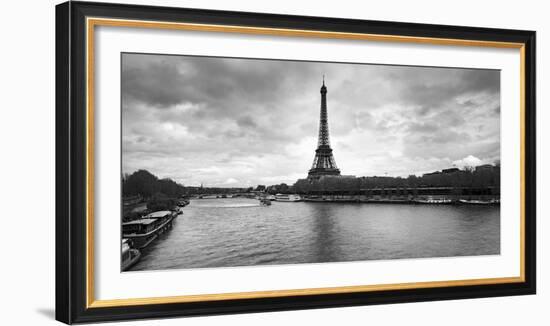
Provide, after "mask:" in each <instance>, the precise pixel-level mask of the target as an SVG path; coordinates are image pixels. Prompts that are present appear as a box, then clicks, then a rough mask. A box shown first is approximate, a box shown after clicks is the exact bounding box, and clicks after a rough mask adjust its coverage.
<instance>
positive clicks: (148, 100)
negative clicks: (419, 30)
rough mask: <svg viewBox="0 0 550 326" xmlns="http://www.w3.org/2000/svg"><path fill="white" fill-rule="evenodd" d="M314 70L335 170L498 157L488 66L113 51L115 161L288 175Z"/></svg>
mask: <svg viewBox="0 0 550 326" xmlns="http://www.w3.org/2000/svg"><path fill="white" fill-rule="evenodd" d="M323 74H326V76H327V86H328V108H329V127H330V133H331V138H332V139H331V140H332V143H333V147H334V152H335V155H336V160H337V162H338V164H339V166H340V168H341V169H343V171H344V172H345V173H346V174H368V175H373V174H382V173H385V172H388V171H389V172H390V173H395V174H399V173H404V174H408V173H416V172H422V171H424V170H425V169H429V168H432V167H435V168H442V167H446V166H447V165H449V164H451V163H452V162H454V161H458V160H462V159H463V158H466V157H468V156H472V157H475V158H476V159H479V160H481V161H484V162H485V161H490V160H493V159H496V158H498V157H499V156H500V151H499V144H500V140H499V133H500V127H499V119H500V93H499V89H500V74H499V72H498V71H493V70H474V69H442V68H423V67H406V66H383V65H358V64H332V63H319V62H296V61H278V60H251V59H232V58H210V57H192V56H166V55H140V54H124V55H123V60H122V110H123V169H124V170H125V171H127V172H131V171H133V170H135V169H139V168H148V169H151V170H152V172H154V173H156V174H158V175H159V176H161V177H164V176H166V177H172V178H175V179H178V181H180V182H184V183H187V184H197V183H200V182H204V183H207V184H217V185H237V184H239V185H244V184H257V183H278V182H293V180H294V179H295V178H297V177H302V176H303V175H304V174H305V173H306V171H307V169H308V168H309V164H311V160H312V159H313V151H314V147H315V144H316V136H317V128H318V119H319V105H320V94H319V87H320V83H321V78H322V75H323ZM365 158H369V159H365ZM469 160H471V158H469ZM392 166H393V167H392Z"/></svg>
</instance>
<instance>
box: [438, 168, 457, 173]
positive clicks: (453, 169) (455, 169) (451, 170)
mask: <svg viewBox="0 0 550 326" xmlns="http://www.w3.org/2000/svg"><path fill="white" fill-rule="evenodd" d="M458 171H460V169H459V168H450V169H443V170H441V172H442V173H455V172H458Z"/></svg>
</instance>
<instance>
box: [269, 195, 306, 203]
mask: <svg viewBox="0 0 550 326" xmlns="http://www.w3.org/2000/svg"><path fill="white" fill-rule="evenodd" d="M275 200H276V201H288V202H297V201H301V200H302V197H300V195H294V194H289V195H287V194H276V195H275Z"/></svg>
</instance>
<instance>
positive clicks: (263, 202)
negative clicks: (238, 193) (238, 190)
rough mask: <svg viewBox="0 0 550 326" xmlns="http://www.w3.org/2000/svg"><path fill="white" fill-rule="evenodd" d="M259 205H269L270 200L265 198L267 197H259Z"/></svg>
mask: <svg viewBox="0 0 550 326" xmlns="http://www.w3.org/2000/svg"><path fill="white" fill-rule="evenodd" d="M260 205H262V206H270V205H271V200H269V199H267V198H260Z"/></svg>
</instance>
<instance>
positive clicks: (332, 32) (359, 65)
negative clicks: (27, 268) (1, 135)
mask: <svg viewBox="0 0 550 326" xmlns="http://www.w3.org/2000/svg"><path fill="white" fill-rule="evenodd" d="M56 124H57V125H56V318H57V319H58V320H59V321H62V322H65V323H68V324H71V323H79V322H96V321H112V320H123V319H138V318H159V317H174V316H194V315H208V314H224V313H245V312H259V311H277V310H288V309H308V308H322V307H339V306H351V305H367V304H381V303H398V302H415V301H428V300H447V299H461V298H476V297H491V296H504V295H522V294H534V293H535V289H536V287H535V283H536V279H535V243H536V241H535V240H536V239H535V211H536V210H535V32H534V31H519V30H504V29H490V28H477V27H461V26H443V25H424V24H410V23H397V22H381V21H363V20H348V19H336V18H321V17H302V16H287V15H271V14H259V13H242V12H226V11H212V10H198V9H183V8H166V7H148V6H137V5H118V4H99V3H87V2H67V3H63V4H60V5H58V6H57V7H56Z"/></svg>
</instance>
